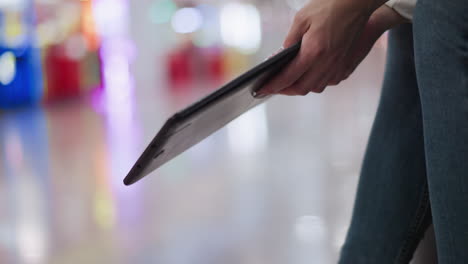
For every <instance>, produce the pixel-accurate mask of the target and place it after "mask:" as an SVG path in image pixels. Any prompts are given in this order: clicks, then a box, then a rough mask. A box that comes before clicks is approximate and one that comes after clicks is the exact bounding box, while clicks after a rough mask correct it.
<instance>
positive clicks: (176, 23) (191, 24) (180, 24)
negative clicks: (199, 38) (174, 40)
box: [172, 7, 203, 34]
mask: <svg viewBox="0 0 468 264" xmlns="http://www.w3.org/2000/svg"><path fill="white" fill-rule="evenodd" d="M202 24H203V17H202V14H201V13H200V11H199V10H198V9H196V8H192V7H186V8H181V9H179V10H177V11H176V12H175V14H174V16H173V17H172V28H173V29H174V31H175V32H177V33H182V34H185V33H192V32H195V31H197V30H198V29H200V27H201V26H202Z"/></svg>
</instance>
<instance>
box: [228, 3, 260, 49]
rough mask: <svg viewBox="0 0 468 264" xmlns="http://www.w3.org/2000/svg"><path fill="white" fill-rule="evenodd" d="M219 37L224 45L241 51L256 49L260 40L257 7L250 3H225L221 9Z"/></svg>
mask: <svg viewBox="0 0 468 264" xmlns="http://www.w3.org/2000/svg"><path fill="white" fill-rule="evenodd" d="M221 37H222V39H223V42H224V43H225V44H226V45H228V46H232V47H235V48H237V49H239V50H240V51H241V52H244V53H254V52H255V51H257V49H258V48H259V47H260V43H261V40H262V31H261V25H260V13H259V12H258V9H257V8H256V7H255V6H254V5H251V4H243V3H228V4H226V5H225V6H224V7H223V8H222V10H221Z"/></svg>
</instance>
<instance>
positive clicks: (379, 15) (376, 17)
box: [368, 5, 408, 36]
mask: <svg viewBox="0 0 468 264" xmlns="http://www.w3.org/2000/svg"><path fill="white" fill-rule="evenodd" d="M405 22H408V20H406V19H405V18H404V17H402V16H400V15H399V14H398V13H397V12H396V11H395V10H393V9H392V8H391V7H388V6H386V5H382V6H381V7H379V8H378V9H377V10H375V11H374V13H372V15H371V16H370V17H369V21H368V26H369V27H371V28H372V30H373V31H375V34H378V36H380V35H381V34H383V33H384V32H385V31H387V30H388V29H391V28H393V27H395V26H398V25H400V24H403V23H405Z"/></svg>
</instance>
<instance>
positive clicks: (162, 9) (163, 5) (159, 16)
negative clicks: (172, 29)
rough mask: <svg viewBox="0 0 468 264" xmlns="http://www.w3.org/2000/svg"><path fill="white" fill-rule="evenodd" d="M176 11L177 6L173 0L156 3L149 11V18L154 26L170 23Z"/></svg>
mask: <svg viewBox="0 0 468 264" xmlns="http://www.w3.org/2000/svg"><path fill="white" fill-rule="evenodd" d="M176 10H177V6H176V4H175V3H174V2H173V1H172V0H162V1H155V2H154V3H153V5H152V6H151V8H150V10H149V18H150V20H151V22H152V23H154V24H164V23H168V22H169V21H171V17H172V15H174V13H175V11H176Z"/></svg>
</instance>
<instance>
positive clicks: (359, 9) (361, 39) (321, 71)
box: [258, 0, 396, 95]
mask: <svg viewBox="0 0 468 264" xmlns="http://www.w3.org/2000/svg"><path fill="white" fill-rule="evenodd" d="M349 2H351V5H349ZM356 2H358V1H354V2H353V1H350V0H314V1H311V2H309V3H308V4H307V5H306V6H305V7H304V8H303V9H301V10H300V11H299V12H298V13H297V15H296V17H295V19H294V23H293V25H292V27H291V29H290V31H289V34H288V36H287V38H286V40H285V42H284V46H285V47H289V46H291V45H293V44H294V43H296V42H298V41H299V40H301V39H302V45H301V50H300V51H299V54H298V55H297V57H296V58H295V59H294V60H293V61H292V62H291V63H290V64H289V65H288V66H287V67H286V68H285V69H284V70H283V71H282V72H281V73H280V74H279V75H278V76H276V77H275V78H273V79H272V80H271V81H270V82H268V83H267V84H266V85H265V86H264V87H263V88H262V89H261V90H260V91H259V92H258V94H259V95H265V94H275V93H280V94H285V95H306V94H308V93H309V92H317V93H320V92H322V91H323V90H324V89H325V87H326V86H327V85H328V84H331V83H337V82H339V81H341V80H342V79H344V78H346V77H347V76H346V75H349V74H350V72H352V71H353V70H354V68H355V65H356V66H357V64H359V62H360V61H361V60H362V59H363V58H364V57H365V55H366V54H367V52H368V51H369V50H370V47H372V44H373V43H374V42H375V41H376V40H377V38H378V36H380V35H381V34H382V33H383V32H384V31H385V30H386V29H385V30H383V28H385V27H386V26H387V24H389V22H390V21H391V22H392V23H394V21H393V20H391V19H388V18H387V16H388V10H386V9H382V10H385V11H384V12H382V10H381V9H380V8H379V11H376V12H375V14H376V15H378V16H377V17H375V20H374V19H369V17H370V15H368V10H369V7H368V6H361V5H358V4H356ZM361 2H363V1H361ZM381 8H387V7H381ZM387 9H389V10H390V11H391V12H392V13H394V12H393V10H392V9H390V8H387ZM395 14H396V13H395ZM380 17H383V18H385V19H382V18H380ZM374 21H378V23H377V22H374ZM380 21H385V23H381V22H380ZM382 30H383V31H382ZM380 31H381V33H379V32H380ZM357 44H359V45H357Z"/></svg>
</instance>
